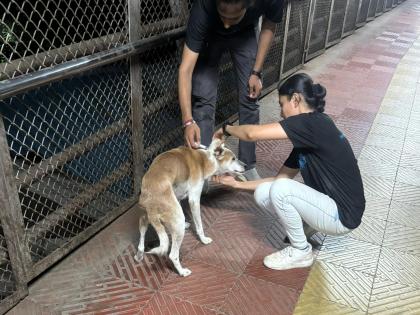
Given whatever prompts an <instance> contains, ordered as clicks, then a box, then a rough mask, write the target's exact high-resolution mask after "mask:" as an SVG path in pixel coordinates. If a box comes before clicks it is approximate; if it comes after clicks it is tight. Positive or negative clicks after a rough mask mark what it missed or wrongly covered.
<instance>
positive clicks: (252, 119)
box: [192, 30, 259, 170]
mask: <svg viewBox="0 0 420 315" xmlns="http://www.w3.org/2000/svg"><path fill="white" fill-rule="evenodd" d="M226 50H227V51H229V52H230V54H231V56H232V61H233V64H234V68H235V71H236V76H237V82H238V92H239V124H240V125H255V124H258V123H259V105H258V104H257V102H256V100H252V99H250V98H249V97H248V93H249V92H248V81H249V77H250V74H251V71H252V69H253V67H254V64H255V57H256V54H257V39H256V35H255V31H254V30H250V31H246V32H242V33H238V34H235V35H234V36H233V37H229V38H220V37H214V38H212V39H210V40H209V42H208V43H207V44H206V46H205V47H204V48H203V50H202V52H200V56H199V58H198V61H197V65H196V67H195V69H194V73H193V79H192V101H193V104H192V113H193V118H194V120H195V121H196V122H197V124H198V126H199V127H200V131H201V143H202V144H204V145H207V146H208V145H209V144H210V143H211V140H212V136H213V133H214V123H215V111H216V102H217V85H218V81H219V80H218V78H219V75H218V74H219V69H218V66H219V60H220V58H221V56H222V54H223V52H225V51H226ZM238 158H239V159H240V160H241V161H242V162H244V163H245V164H246V165H247V166H246V169H247V170H248V169H251V168H254V167H255V164H256V155H255V143H254V142H247V141H239V156H238Z"/></svg>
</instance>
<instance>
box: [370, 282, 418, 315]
mask: <svg viewBox="0 0 420 315" xmlns="http://www.w3.org/2000/svg"><path fill="white" fill-rule="evenodd" d="M419 310H420V289H418V288H414V287H410V286H408V285H405V284H401V283H398V282H393V281H391V280H389V279H380V278H375V281H374V284H373V290H372V295H371V299H370V303H369V310H368V314H386V315H391V314H395V315H399V314H413V315H414V314H418V313H419Z"/></svg>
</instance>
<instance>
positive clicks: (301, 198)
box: [254, 178, 351, 249]
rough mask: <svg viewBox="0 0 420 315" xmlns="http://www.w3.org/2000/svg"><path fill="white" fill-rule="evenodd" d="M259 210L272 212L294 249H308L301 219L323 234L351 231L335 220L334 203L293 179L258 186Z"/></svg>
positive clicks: (256, 197)
mask: <svg viewBox="0 0 420 315" xmlns="http://www.w3.org/2000/svg"><path fill="white" fill-rule="evenodd" d="M254 197H255V200H256V202H257V204H258V205H259V206H260V207H263V208H266V209H267V210H269V211H272V212H275V213H276V214H277V215H278V216H279V217H280V219H281V221H282V223H283V225H284V227H285V228H286V233H287V236H288V237H289V240H290V243H291V245H292V246H293V247H295V248H299V249H305V248H306V247H307V246H308V242H307V240H306V236H305V233H304V232H303V223H302V220H303V221H304V222H305V223H306V224H308V225H309V226H310V227H312V228H314V229H315V230H317V231H319V232H322V233H324V234H330V235H341V234H345V233H349V232H351V229H348V228H347V227H345V226H344V225H343V224H342V223H341V221H340V219H339V218H338V210H337V204H336V203H335V201H334V200H333V199H331V198H330V197H329V196H327V195H325V194H323V193H321V192H319V191H317V190H315V189H313V188H311V187H309V186H307V185H305V184H302V183H299V182H297V181H295V180H292V179H288V178H280V179H277V180H275V181H273V182H268V183H262V184H260V185H258V187H257V189H256V190H255V193H254Z"/></svg>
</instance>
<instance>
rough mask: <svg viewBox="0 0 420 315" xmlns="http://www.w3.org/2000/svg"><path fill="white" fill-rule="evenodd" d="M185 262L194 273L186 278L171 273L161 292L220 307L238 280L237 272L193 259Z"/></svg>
mask: <svg viewBox="0 0 420 315" xmlns="http://www.w3.org/2000/svg"><path fill="white" fill-rule="evenodd" d="M183 264H184V265H185V266H186V267H188V268H189V269H190V270H191V271H192V274H191V275H190V276H188V277H185V278H184V277H180V276H178V275H175V274H171V275H169V277H168V279H167V280H166V281H165V283H164V284H163V286H162V288H161V289H160V292H162V293H164V294H167V295H171V296H175V297H178V298H181V299H183V300H186V301H189V302H191V303H194V304H197V305H201V306H205V307H207V308H210V309H213V310H217V309H218V308H220V307H221V306H222V305H223V303H224V301H225V299H226V297H227V295H228V294H229V293H230V291H231V289H232V287H233V285H234V283H235V282H236V280H237V277H238V276H237V274H235V273H233V272H231V271H227V270H225V269H221V268H217V267H213V266H210V265H208V264H204V263H203V262H201V261H197V260H193V259H186V260H185V261H184V262H183Z"/></svg>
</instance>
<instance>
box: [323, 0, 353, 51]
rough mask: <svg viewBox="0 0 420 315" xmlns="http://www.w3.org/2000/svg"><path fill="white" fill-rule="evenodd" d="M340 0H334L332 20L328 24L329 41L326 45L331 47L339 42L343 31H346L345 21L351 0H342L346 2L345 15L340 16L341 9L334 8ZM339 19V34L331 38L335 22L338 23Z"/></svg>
mask: <svg viewBox="0 0 420 315" xmlns="http://www.w3.org/2000/svg"><path fill="white" fill-rule="evenodd" d="M338 1H340V0H332V3H331V11H330V21H329V23H328V24H329V25H328V32H327V42H326V47H327V48H329V47H331V46H333V45H335V44H338V43H339V42H340V41H341V39H342V38H343V31H344V22H345V20H346V16H347V13H348V12H347V9H348V5H349V0H341V1H344V2H345V5H344V14H343V16H340V15H339V14H340V13H341V12H340V11H338V12H337V11H336V10H334V9H335V7H336V4H338ZM337 20H338V23H339V24H338V25H339V27H337V29H339V34H338V36H336V37H335V38H330V36H331V34H332V29H333V27H334V25H333V24H337Z"/></svg>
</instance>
